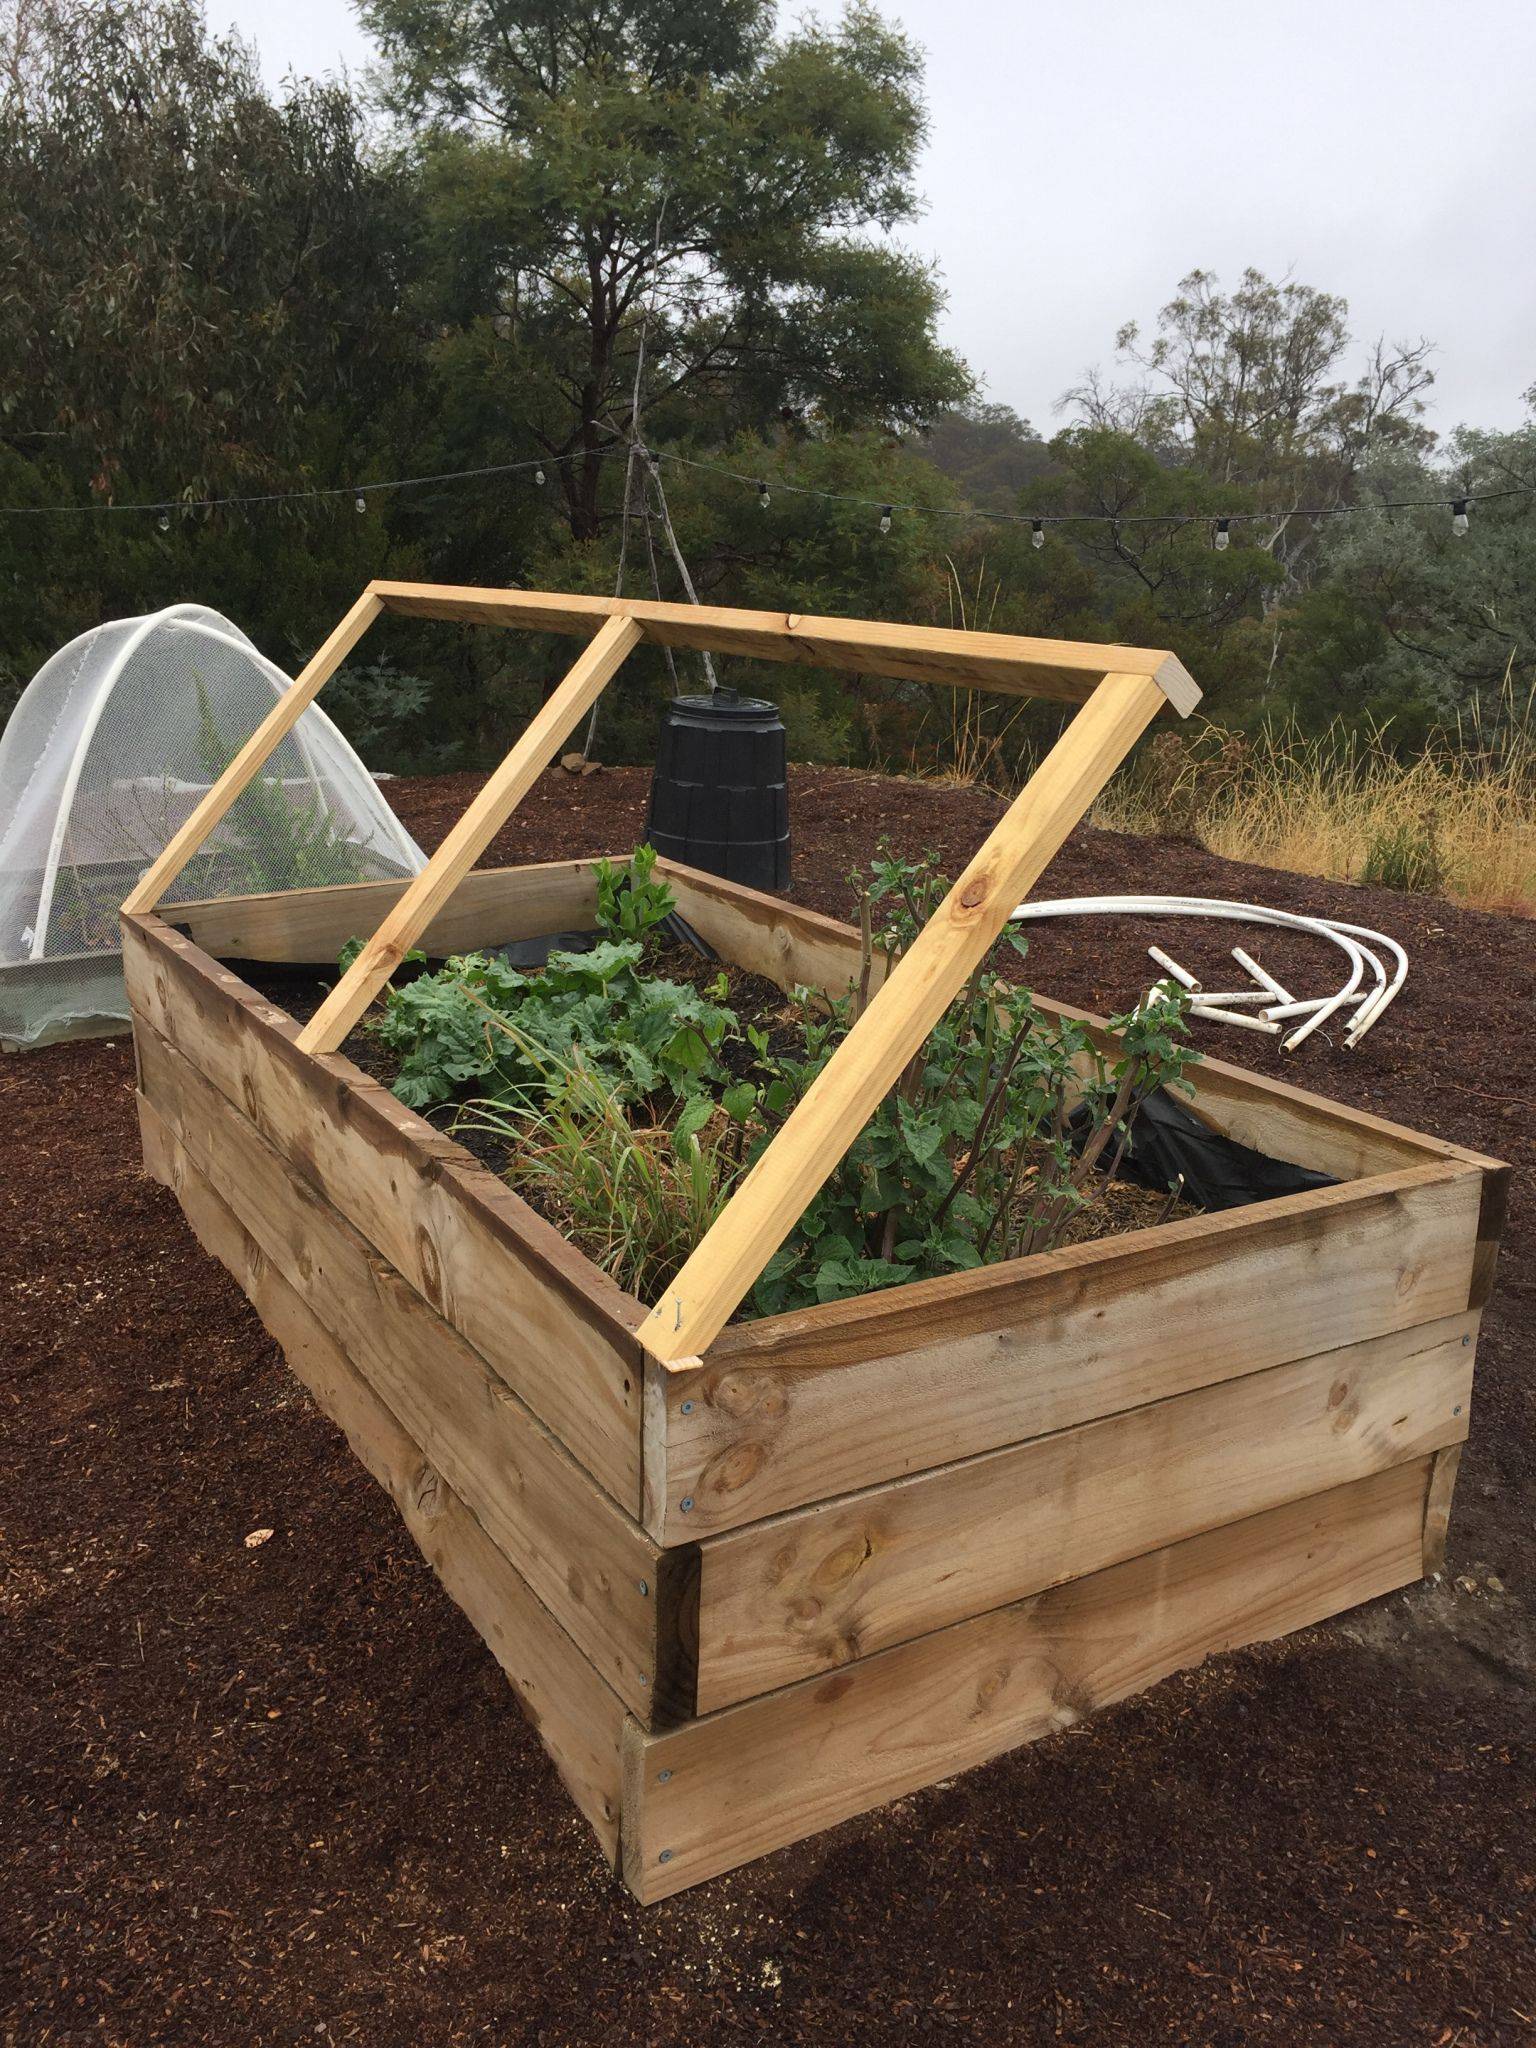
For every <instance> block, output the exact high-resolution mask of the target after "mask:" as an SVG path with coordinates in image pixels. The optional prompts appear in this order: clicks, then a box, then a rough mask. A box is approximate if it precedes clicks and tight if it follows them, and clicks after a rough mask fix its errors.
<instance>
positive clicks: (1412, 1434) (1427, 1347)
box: [698, 1312, 1478, 1714]
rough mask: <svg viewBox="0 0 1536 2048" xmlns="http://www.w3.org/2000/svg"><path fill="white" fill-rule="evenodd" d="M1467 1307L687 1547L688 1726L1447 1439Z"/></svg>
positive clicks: (1464, 1425)
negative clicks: (691, 1687)
mask: <svg viewBox="0 0 1536 2048" xmlns="http://www.w3.org/2000/svg"><path fill="white" fill-rule="evenodd" d="M1477 1321H1478V1318H1477V1315H1476V1313H1475V1312H1473V1313H1467V1314H1463V1315H1460V1316H1452V1317H1449V1318H1447V1319H1446V1320H1445V1321H1443V1322H1437V1323H1430V1324H1426V1325H1423V1326H1421V1327H1420V1328H1418V1329H1416V1330H1408V1331H1397V1332H1394V1333H1393V1334H1392V1335H1390V1336H1386V1337H1376V1338H1372V1339H1370V1340H1369V1341H1367V1342H1366V1343H1363V1344H1355V1345H1350V1346H1348V1347H1347V1348H1346V1349H1344V1350H1341V1351H1330V1352H1327V1353H1325V1354H1324V1355H1323V1356H1322V1357H1320V1358H1307V1359H1302V1360H1299V1361H1297V1362H1296V1363H1294V1364H1291V1365H1277V1366H1271V1367H1270V1368H1269V1370H1268V1371H1266V1372H1257V1373H1249V1374H1247V1375H1246V1376H1245V1377H1243V1378H1241V1379H1235V1380H1227V1381H1225V1382H1222V1383H1220V1384H1218V1385H1216V1386H1212V1387H1205V1388H1201V1389H1199V1390H1198V1391H1197V1392H1194V1393H1190V1394H1182V1395H1178V1396H1176V1397H1174V1398H1173V1399H1171V1400H1166V1401H1155V1402H1152V1403H1150V1404H1148V1405H1147V1406H1145V1407H1141V1408H1133V1409H1129V1410H1127V1411H1125V1412H1123V1413H1121V1414H1119V1415H1113V1416H1108V1417H1105V1418H1104V1419H1102V1420H1100V1421H1098V1422H1087V1423H1082V1424H1080V1425H1079V1426H1078V1427H1077V1428H1075V1429H1067V1430H1062V1431H1059V1432H1058V1433H1057V1434H1055V1435H1054V1436H1047V1437H1039V1438H1037V1439H1036V1440H1035V1441H1034V1442H1033V1443H1025V1444H1016V1445H1013V1446H1010V1447H1009V1448H1008V1449H1006V1450H1001V1451H992V1452H989V1453H987V1454H986V1455H985V1456H983V1457H979V1458H970V1459H966V1460H964V1461H963V1462H961V1463H959V1464H955V1465H946V1466H944V1467H943V1468H941V1469H940V1470H938V1471H933V1472H925V1473H923V1474H921V1475H919V1476H918V1477H916V1478H912V1479H906V1480H898V1481H894V1482H892V1483H891V1484H889V1485H886V1486H879V1487H875V1488H872V1489H871V1490H870V1491H868V1492H865V1493H860V1494H855V1495H853V1496H852V1497H851V1498H849V1499H846V1500H837V1501H830V1502H827V1503H826V1504H824V1505H822V1506H819V1507H814V1508H807V1509H802V1510H801V1511H800V1512H798V1513H796V1514H789V1515H779V1516H775V1517H773V1518H772V1519H771V1520H769V1521H767V1522H762V1523H757V1524H753V1525H751V1526H749V1527H747V1528H744V1529H737V1530H734V1531H732V1532H731V1533H729V1534H727V1535H723V1536H717V1537H714V1538H712V1539H710V1540H709V1541H708V1542H706V1543H705V1544H704V1545H703V1550H702V1582H701V1591H700V1596H699V1616H698V1629H699V1655H698V1712H699V1713H701V1714H704V1713H709V1712H712V1711H713V1710H714V1709H716V1708H719V1707H724V1706H729V1705H731V1704H732V1703H733V1702H735V1701H737V1700H743V1699H750V1698H751V1697H753V1696H754V1695H755V1694H757V1693H762V1692H767V1691H769V1690H770V1689H771V1688H772V1687H774V1686H780V1685H788V1684H791V1683H793V1682H794V1681H795V1680H796V1679H799V1678H804V1677H807V1676H809V1675H810V1674H812V1673H813V1672H817V1671H826V1670H831V1669H834V1668H836V1667H838V1666H840V1665H844V1664H849V1663H852V1662H853V1661H854V1660H855V1659H857V1658H859V1657H866V1656H869V1655H871V1654H872V1653H873V1652H875V1651H878V1650H882V1649H885V1648H887V1647H888V1646H889V1645H890V1644H892V1643H899V1642H905V1641H907V1640H909V1639H910V1638H911V1637H913V1636H918V1635H926V1634H928V1633H929V1632H930V1631H931V1630H933V1629H936V1628H943V1627H946V1626H947V1625H948V1624H949V1623H951V1622H954V1621H960V1620H963V1619H965V1618H966V1617H967V1616H969V1615H973V1614H981V1613H985V1612H986V1611H987V1610H988V1609H989V1608H993V1607H1001V1606H1004V1605H1006V1604H1008V1603H1011V1602H1013V1601H1015V1600H1019V1599H1022V1598H1023V1597H1024V1596H1025V1595H1026V1594H1029V1593H1035V1592H1039V1591H1041V1590H1042V1589H1043V1588H1045V1587H1047V1586H1052V1585H1058V1584H1060V1583H1061V1582H1063V1581H1064V1580H1068V1579H1078V1578H1083V1577H1086V1576H1087V1575H1088V1574H1090V1573H1092V1572H1097V1571H1102V1570H1104V1569H1105V1568H1106V1567H1107V1566H1109V1565H1114V1564H1120V1563H1123V1562H1124V1561H1125V1560H1126V1559H1127V1558H1131V1557H1137V1556H1140V1555H1141V1554H1142V1553H1143V1552H1144V1551H1148V1550H1160V1549H1164V1548H1166V1547H1167V1546H1168V1545H1169V1544H1171V1543H1177V1542H1182V1541H1183V1540H1184V1539H1185V1538H1187V1537H1190V1536H1197V1535H1200V1534H1202V1533H1203V1532H1204V1531H1205V1530H1207V1529H1212V1528H1216V1527H1219V1526H1220V1525H1221V1524H1223V1523H1226V1522H1237V1521H1243V1520H1246V1519H1247V1518H1248V1517H1249V1516H1252V1515H1257V1514H1261V1513H1263V1512H1265V1511H1266V1510H1267V1509H1269V1508H1274V1507H1280V1506H1282V1505H1283V1504H1284V1503H1285V1502H1287V1501H1291V1500H1300V1499H1303V1498H1305V1497H1306V1496H1307V1495H1309V1494H1315V1493H1323V1492H1326V1491H1327V1490H1328V1489H1330V1488H1332V1487H1335V1486H1342V1485H1345V1484H1347V1483H1348V1482H1349V1481H1351V1480H1355V1479H1364V1478H1368V1477H1369V1476H1370V1475H1371V1474H1372V1473H1373V1472H1378V1471H1382V1470H1384V1469H1385V1468H1386V1467H1388V1466H1391V1465H1400V1464H1403V1463H1405V1462H1407V1461H1410V1460H1416V1461H1418V1462H1419V1463H1422V1462H1423V1460H1424V1458H1425V1457H1426V1456H1427V1455H1428V1454H1429V1453H1430V1452H1431V1451H1439V1450H1442V1449H1443V1448H1445V1447H1447V1446H1449V1445H1451V1444H1459V1443H1460V1442H1461V1441H1462V1440H1463V1439H1464V1438H1465V1436H1466V1434H1467V1429H1468V1412H1469V1410H1470V1407H1471V1398H1472V1363H1473V1344H1474V1338H1475V1333H1476V1325H1477Z"/></svg>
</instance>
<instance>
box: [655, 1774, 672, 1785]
mask: <svg viewBox="0 0 1536 2048" xmlns="http://www.w3.org/2000/svg"><path fill="white" fill-rule="evenodd" d="M656 1782H657V1784H658V1785H669V1784H670V1783H671V1782H672V1773H671V1772H670V1771H658V1772H657V1773H656Z"/></svg>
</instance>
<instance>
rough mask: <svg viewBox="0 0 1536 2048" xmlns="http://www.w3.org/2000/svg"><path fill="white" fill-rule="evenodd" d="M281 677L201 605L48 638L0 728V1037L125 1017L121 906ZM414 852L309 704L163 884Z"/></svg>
mask: <svg viewBox="0 0 1536 2048" xmlns="http://www.w3.org/2000/svg"><path fill="white" fill-rule="evenodd" d="M289 687H290V678H289V677H288V676H286V675H285V674H284V673H283V671H282V670H281V669H280V668H277V667H275V666H274V664H273V663H271V662H270V661H268V660H267V659H266V657H265V656H264V655H263V654H261V653H259V652H258V650H257V649H256V648H255V647H254V646H253V645H252V644H251V642H250V641H249V640H248V639H247V638H246V636H245V635H244V634H243V633H242V632H241V631H240V629H239V627H238V626H234V625H231V624H230V622H229V620H228V619H225V618H222V617H220V615H219V614H218V613H217V612H215V611H209V610H208V609H206V608H205V607H204V606H202V605H194V604H180V605H172V606H171V607H170V608H169V609H168V610H166V611H162V612H152V613H148V614H146V615H145V616H144V617H142V618H135V619H114V620H112V621H110V622H109V623H108V624H106V625H102V626H97V627H95V628H93V629H92V630H91V631H90V632H88V633H83V634H81V636H80V638H79V639H78V640H72V641H71V642H70V643H69V645H68V646H67V647H64V648H61V649H60V651H59V652H58V653H57V654H55V655H54V656H53V657H52V659H51V660H49V661H47V662H45V663H44V665H43V667H42V668H41V669H40V670H39V671H38V673H37V674H36V676H34V677H33V679H32V681H31V682H30V683H29V684H28V686H27V688H26V690H25V691H24V692H23V694H22V696H21V699H20V701H19V702H18V704H17V706H16V709H15V710H14V711H13V712H12V714H11V717H10V720H9V722H8V724H7V725H6V728H5V731H4V734H3V735H0V1039H3V1040H6V1041H8V1042H10V1043H12V1044H19V1045H35V1044H41V1043H46V1042H48V1041H49V1040H51V1039H56V1038H63V1037H70V1036H75V1035H83V1034H85V1033H88V1032H90V1031H91V1030H93V1029H100V1028H101V1026H102V1025H104V1024H110V1023H111V1022H113V1021H114V1020H126V1018H127V1017H128V1014H129V1012H128V1003H127V998H126V996H125V994H124V992H123V982H122V965H121V954H120V941H119V937H118V925H117V910H118V905H119V904H120V903H121V902H122V900H123V898H124V896H125V895H126V894H127V893H128V891H129V889H130V888H131V887H132V885H133V883H134V882H135V881H136V880H137V879H138V877H139V875H140V874H141V873H142V872H143V870H144V869H145V868H146V867H147V866H148V865H149V864H150V862H151V861H152V860H153V859H154V858H155V856H156V855H157V854H158V853H159V852H160V850H161V849H162V848H163V847H164V845H165V844H166V842H167V840H169V839H170V837H171V836H172V834H173V833H174V832H176V831H177V830H178V828H179V827H180V826H182V825H183V824H185V822H186V820H187V819H188V817H189V816H190V815H191V813H192V810H193V808H194V806H195V805H196V804H197V803H198V801H199V799H200V798H201V797H202V796H203V795H204V794H205V792H206V791H207V790H208V788H209V787H210V785H211V784H212V783H213V782H214V781H215V780H216V779H217V777H218V775H219V774H220V772H221V771H222V770H223V769H224V767H225V766H227V764H228V763H229V761H230V760H231V759H232V758H233V756H234V755H235V754H236V753H237V752H238V750H239V749H240V747H241V746H243V745H244V743H245V741H246V740H247V739H249V737H250V735H251V734H252V733H253V732H254V731H255V729H256V727H257V726H258V725H259V724H260V723H261V721H262V720H263V718H265V717H266V715H267V713H268V712H269V711H270V710H271V708H272V703H273V699H274V698H275V697H278V696H280V695H281V694H282V693H283V692H284V691H285V690H287V689H288V688H289ZM423 864H424V862H423V856H422V853H421V849H420V848H419V847H418V846H417V845H416V842H415V841H414V840H413V839H412V838H411V836H410V835H409V833H407V832H406V831H405V829H404V828H403V827H402V825H401V823H400V821H399V819H398V818H397V817H396V816H395V814H394V812H393V811H392V810H391V809H390V807H389V805H388V804H387V803H386V802H385V800H384V798H383V796H382V795H381V794H380V791H379V787H378V785H377V783H376V782H375V781H374V779H373V777H372V776H371V775H370V774H369V772H368V770H367V769H366V768H365V767H364V765H363V763H362V762H361V760H359V758H358V756H357V755H356V754H355V753H354V752H353V750H352V748H351V747H350V746H349V745H348V743H347V741H346V740H345V739H343V737H342V735H341V733H340V732H339V731H338V730H337V728H336V726H335V725H334V724H333V723H332V722H331V720H330V719H329V718H327V717H326V715H325V713H324V712H323V711H321V710H320V709H318V707H317V706H315V705H311V706H310V707H309V708H308V709H307V710H306V711H305V712H304V714H303V716H302V717H301V718H300V719H299V720H298V722H297V724H296V725H295V726H294V728H293V730H292V732H291V733H290V734H289V735H288V737H287V738H286V739H285V740H284V741H283V742H282V744H281V745H280V746H279V747H278V749H277V751H276V752H275V753H274V754H273V756H272V758H271V760H270V761H268V763H267V765H266V767H265V769H264V770H263V771H262V773H261V775H260V776H259V777H257V778H256V779H255V780H254V781H253V782H252V783H251V784H250V785H249V786H248V787H247V788H246V789H245V791H244V792H243V794H242V795H241V796H239V797H238V798H237V799H236V801H235V803H234V804H233V805H232V806H231V808H230V810H229V812H228V814H227V815H226V816H225V817H224V819H223V820H222V821H221V822H220V824H219V825H218V826H217V827H216V828H215V829H214V830H213V832H212V833H210V835H209V837H208V839H207V840H206V841H205V843H204V845H203V847H202V848H201V850H200V852H199V853H198V854H197V856H196V857H195V859H193V860H192V861H190V862H189V863H188V865H187V867H186V869H185V870H184V871H183V873H182V874H181V875H180V877H179V878H178V879H177V881H176V883H175V884H174V885H173V886H172V888H170V889H169V890H168V891H167V895H166V901H167V903H169V904H174V903H177V902H183V903H184V902H188V901H191V900H193V899H195V898H199V897H208V896H243V895H253V894H262V893H266V892H268V891H280V890H288V889H310V888H319V887H325V886H327V885H329V884H334V883H338V882H365V881H378V880H384V879H387V878H389V877H394V876H404V875H412V874H415V873H416V872H417V870H418V869H420V868H421V867H422V866H423Z"/></svg>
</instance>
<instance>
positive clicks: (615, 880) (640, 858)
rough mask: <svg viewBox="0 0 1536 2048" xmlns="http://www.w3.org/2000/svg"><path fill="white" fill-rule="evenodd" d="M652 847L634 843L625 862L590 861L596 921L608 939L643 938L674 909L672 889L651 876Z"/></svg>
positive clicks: (652, 862) (652, 874)
mask: <svg viewBox="0 0 1536 2048" xmlns="http://www.w3.org/2000/svg"><path fill="white" fill-rule="evenodd" d="M655 871H656V849H655V847H654V846H637V847H636V848H635V851H634V852H633V854H632V855H631V856H630V858H629V860H628V862H627V863H626V864H625V865H623V866H622V867H615V866H614V864H613V862H612V861H611V860H600V861H597V862H595V863H594V865H593V868H592V872H593V874H594V875H595V876H596V878H597V923H598V928H599V930H601V931H605V932H606V933H607V934H608V936H609V938H610V939H642V940H643V939H645V938H646V937H647V936H648V935H649V934H650V933H651V932H653V931H655V930H656V929H657V927H658V926H660V925H662V924H665V922H666V921H667V919H668V918H669V917H670V916H671V915H672V913H673V911H674V910H675V909H676V908H677V903H676V900H675V898H674V897H673V894H672V891H671V890H670V889H669V888H668V887H667V885H666V883H665V882H658V881H657V880H656V878H655Z"/></svg>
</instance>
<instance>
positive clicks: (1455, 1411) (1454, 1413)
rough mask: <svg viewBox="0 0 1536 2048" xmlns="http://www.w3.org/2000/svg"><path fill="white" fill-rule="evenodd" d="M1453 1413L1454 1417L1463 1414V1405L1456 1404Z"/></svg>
mask: <svg viewBox="0 0 1536 2048" xmlns="http://www.w3.org/2000/svg"><path fill="white" fill-rule="evenodd" d="M1451 1413H1452V1414H1453V1415H1459V1414H1460V1413H1461V1403H1460V1402H1459V1401H1458V1402H1457V1403H1456V1406H1455V1407H1454V1408H1453V1409H1452V1410H1451Z"/></svg>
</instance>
